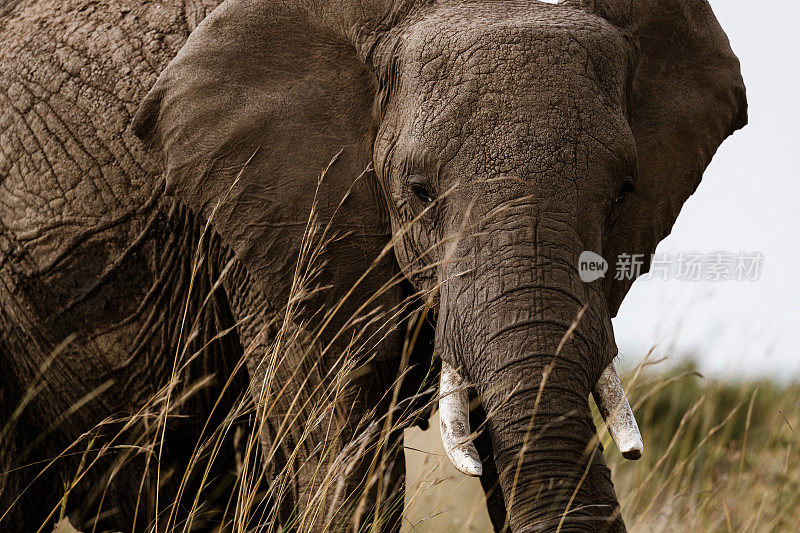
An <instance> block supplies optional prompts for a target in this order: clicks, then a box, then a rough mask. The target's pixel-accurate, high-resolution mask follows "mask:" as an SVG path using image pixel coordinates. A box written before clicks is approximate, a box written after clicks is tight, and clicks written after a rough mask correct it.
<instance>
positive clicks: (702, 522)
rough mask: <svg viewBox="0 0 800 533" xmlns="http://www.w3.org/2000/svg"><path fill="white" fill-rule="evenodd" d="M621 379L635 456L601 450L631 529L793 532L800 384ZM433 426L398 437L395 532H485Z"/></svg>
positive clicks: (471, 487)
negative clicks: (632, 418) (402, 486)
mask: <svg viewBox="0 0 800 533" xmlns="http://www.w3.org/2000/svg"><path fill="white" fill-rule="evenodd" d="M623 381H624V382H625V385H626V388H627V389H629V398H630V400H631V404H632V405H633V406H634V410H635V412H636V415H637V419H638V421H639V425H640V428H641V431H642V436H643V438H644V442H645V455H644V457H643V458H642V459H641V460H639V461H636V462H629V461H625V460H624V459H622V457H621V456H620V455H619V453H618V452H617V450H616V449H615V448H614V446H613V443H611V442H610V438H609V437H608V435H607V434H606V435H603V444H604V446H605V449H606V458H607V459H608V462H609V464H610V466H611V468H612V470H613V474H614V480H615V484H616V487H617V494H618V495H619V497H620V501H621V504H622V509H623V515H624V516H625V518H626V522H627V524H628V527H629V529H630V530H631V531H642V532H644V531H648V532H649V531H685V532H690V531H737V532H740V531H741V532H749V531H757V532H762V531H787V532H789V531H791V532H794V531H798V528H800V383H798V384H794V385H783V386H781V385H778V384H776V383H773V382H770V381H760V382H745V381H743V382H724V381H718V380H714V379H703V378H702V377H701V376H700V375H699V374H698V373H697V372H696V371H695V370H694V368H693V367H692V366H691V365H684V366H683V367H680V368H676V369H673V370H671V371H669V372H658V371H655V370H653V369H645V370H641V371H640V372H639V373H638V375H636V373H632V374H629V375H628V376H626V378H624V379H623ZM434 422H436V421H434ZM598 427H599V428H603V427H604V426H603V424H602V422H599V424H598ZM437 428H438V423H434V424H431V429H430V430H428V431H426V432H422V431H419V430H413V431H409V432H408V433H407V446H408V447H409V449H407V450H406V458H407V461H408V465H409V489H410V490H409V491H408V492H409V494H408V496H407V501H406V505H407V512H406V516H405V519H404V524H403V525H404V531H407V532H410V531H416V532H450V531H452V532H459V533H461V532H472V531H476V532H477V531H489V530H490V527H489V519H488V516H487V514H486V511H485V509H484V505H483V501H482V492H481V489H480V484H479V483H478V481H477V480H475V479H469V478H466V477H465V476H463V475H461V474H459V473H458V472H456V471H455V469H454V468H453V467H452V466H451V465H450V464H449V463H448V462H447V461H446V460H442V457H443V456H442V454H443V450H442V445H441V442H440V440H439V436H438V432H437ZM419 450H422V451H419Z"/></svg>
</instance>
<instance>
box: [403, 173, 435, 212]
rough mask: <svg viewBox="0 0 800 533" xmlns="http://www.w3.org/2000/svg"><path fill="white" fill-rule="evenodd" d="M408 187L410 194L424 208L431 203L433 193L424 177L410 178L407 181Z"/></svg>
mask: <svg viewBox="0 0 800 533" xmlns="http://www.w3.org/2000/svg"><path fill="white" fill-rule="evenodd" d="M408 187H409V189H411V193H412V194H413V195H414V196H416V197H417V199H419V201H420V202H422V203H423V204H424V205H425V206H427V205H429V204H431V203H432V202H433V196H434V195H433V192H431V188H430V185H429V184H428V180H427V179H425V177H424V176H418V175H417V176H412V177H411V179H409V183H408Z"/></svg>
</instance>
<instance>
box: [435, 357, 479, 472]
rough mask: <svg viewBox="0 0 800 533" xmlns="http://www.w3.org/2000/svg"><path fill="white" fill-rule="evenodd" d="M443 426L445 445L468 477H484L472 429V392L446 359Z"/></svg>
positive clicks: (442, 385)
mask: <svg viewBox="0 0 800 533" xmlns="http://www.w3.org/2000/svg"><path fill="white" fill-rule="evenodd" d="M439 425H440V429H441V432H442V444H443V445H444V449H445V451H446V452H447V457H448V458H449V459H450V462H452V463H453V466H455V467H456V469H457V470H458V471H460V472H462V473H463V474H466V475H468V476H480V475H481V474H482V473H483V465H481V459H480V457H479V456H478V450H477V448H475V444H473V442H472V440H471V434H470V429H469V394H468V393H467V389H466V387H465V383H464V380H463V379H462V378H461V376H459V375H458V373H457V372H456V370H455V369H454V368H453V367H452V366H450V365H449V364H448V363H447V362H445V361H444V360H443V361H442V374H441V381H440V383H439Z"/></svg>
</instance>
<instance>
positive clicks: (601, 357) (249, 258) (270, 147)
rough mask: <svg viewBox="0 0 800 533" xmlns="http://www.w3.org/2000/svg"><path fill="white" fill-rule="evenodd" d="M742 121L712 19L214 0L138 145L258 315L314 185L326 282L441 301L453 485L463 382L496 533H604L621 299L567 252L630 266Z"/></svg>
mask: <svg viewBox="0 0 800 533" xmlns="http://www.w3.org/2000/svg"><path fill="white" fill-rule="evenodd" d="M746 120H747V118H746V99H745V89H744V85H743V81H742V78H741V75H740V71H739V63H738V60H737V58H736V57H735V55H734V54H733V52H732V51H731V49H730V45H729V43H728V39H727V37H726V36H725V34H724V32H723V30H722V29H721V28H720V26H719V24H718V22H717V20H716V18H715V17H714V14H713V12H712V10H711V8H710V6H709V4H708V2H707V1H706V0H641V1H637V2H630V1H628V0H564V1H562V2H561V3H558V4H551V3H543V2H537V1H533V0H531V1H528V2H519V1H512V0H508V1H505V0H501V1H492V2H489V1H478V0H472V1H458V0H453V1H441V2H434V1H405V2H402V1H396V2H392V1H390V0H367V1H357V2H356V1H348V0H342V1H339V2H331V3H327V2H310V1H306V2H303V1H300V0H298V1H286V2H278V1H268V0H249V1H246V0H226V1H225V2H223V3H222V5H221V6H220V7H219V8H218V9H217V10H216V11H215V12H214V13H212V14H211V15H210V17H209V18H208V19H206V20H205V21H204V22H203V23H202V24H201V25H200V26H199V27H198V28H197V30H195V32H194V33H193V34H192V35H191V36H190V38H189V41H188V42H187V44H186V45H185V47H184V48H183V50H182V51H181V52H180V53H179V55H178V56H177V57H176V58H175V59H174V60H173V61H172V63H171V64H170V65H169V66H168V67H167V68H166V69H165V71H164V72H163V73H162V74H161V76H160V78H159V80H158V82H157V83H156V85H155V88H154V89H153V90H152V91H151V93H150V94H149V95H148V97H147V99H146V101H145V102H144V103H143V104H142V106H141V108H140V110H139V113H138V114H137V117H136V119H135V122H134V128H135V131H136V132H137V134H139V135H140V137H142V138H143V139H145V140H147V141H148V142H149V143H151V145H153V146H155V147H156V148H157V149H159V150H160V151H161V152H162V153H163V156H164V160H165V165H164V166H165V174H166V181H167V190H168V192H170V193H171V194H173V195H175V196H177V197H179V198H181V199H182V201H184V202H185V203H186V204H188V205H189V206H190V207H191V208H192V209H194V210H195V211H196V212H198V213H201V214H203V215H204V216H206V217H207V218H211V217H212V216H214V221H213V226H214V228H215V229H216V230H217V232H218V233H219V234H220V235H221V237H222V238H223V239H224V240H225V241H226V242H227V243H228V244H229V245H230V246H231V247H232V249H233V250H234V251H235V253H236V255H237V257H238V258H239V259H240V260H241V261H242V263H243V264H244V265H245V266H246V267H247V269H248V270H249V272H250V274H251V275H252V277H253V279H254V280H255V283H257V284H258V285H259V286H260V287H261V289H262V290H263V291H264V292H265V294H268V295H270V297H273V298H275V299H276V300H277V299H279V298H280V297H281V296H282V295H283V296H285V294H287V290H288V283H289V282H288V281H286V280H284V279H283V278H284V277H285V276H282V274H281V273H282V272H285V271H286V268H287V264H289V262H290V261H291V260H293V258H296V256H297V247H298V246H299V245H298V244H296V241H298V240H299V239H298V238H297V237H298V236H299V233H298V232H300V231H301V230H302V226H303V224H304V221H305V218H306V217H307V213H308V209H309V206H310V205H311V203H312V197H314V195H315V194H316V195H318V197H319V193H318V192H317V191H319V190H320V188H321V190H322V191H323V194H322V196H321V200H320V201H321V203H322V205H321V207H320V210H321V212H327V213H331V214H333V213H335V219H336V220H337V221H338V222H337V224H338V225H339V227H341V228H342V229H343V230H345V231H346V232H348V235H349V237H348V238H347V239H343V240H341V242H340V243H339V244H337V246H338V248H337V249H335V250H329V256H330V261H331V263H330V264H329V265H328V266H327V267H326V268H327V269H328V273H327V274H326V275H328V276H329V278H330V279H331V280H332V282H331V283H332V284H333V285H336V287H344V286H349V285H350V284H351V283H356V284H360V285H359V289H358V291H361V293H363V295H365V296H364V297H365V298H368V296H367V295H368V293H369V292H370V291H374V290H375V288H376V287H379V286H381V283H382V281H381V277H380V276H389V275H391V274H392V273H393V272H402V274H403V275H404V276H405V278H406V279H408V280H409V281H410V282H411V283H412V284H413V285H414V286H415V287H416V288H417V289H419V290H423V291H431V292H433V293H435V294H436V295H437V296H438V297H437V298H436V300H435V301H436V302H437V304H438V319H437V330H436V342H435V345H436V352H437V353H438V355H440V356H441V358H442V360H443V372H442V393H443V399H442V400H441V402H442V404H441V412H442V420H443V423H444V427H443V437H444V440H445V444H446V447H447V449H448V452H449V455H450V457H451V459H453V461H454V463H455V464H456V466H457V467H459V468H460V469H461V470H462V471H464V472H467V473H471V474H479V473H480V470H481V467H480V463H479V462H477V460H476V457H475V452H474V450H473V449H472V448H471V445H470V444H467V443H465V442H464V440H463V437H465V436H466V434H468V433H469V430H468V429H467V428H468V421H467V419H466V417H467V406H466V395H465V393H464V391H463V389H462V388H460V385H461V383H470V384H473V385H474V386H475V387H476V390H477V392H478V396H479V398H480V400H481V402H482V404H483V408H484V410H485V411H486V412H487V413H489V414H490V416H489V417H488V423H487V430H488V432H489V435H490V437H491V448H492V453H493V457H494V462H495V463H496V464H497V466H498V472H499V481H500V487H501V490H502V493H503V496H504V498H505V502H506V504H507V506H508V512H509V524H510V527H511V528H512V529H513V530H515V531H516V530H534V529H548V528H555V527H556V526H557V525H558V524H559V523H560V525H561V529H563V530H595V529H597V528H600V527H608V528H610V529H622V528H624V526H623V524H622V520H621V518H620V517H619V512H618V504H617V501H616V496H615V494H614V490H613V486H612V484H611V480H610V474H609V471H608V468H607V467H606V466H605V463H604V461H603V458H602V450H600V449H598V446H597V444H596V431H595V428H594V427H593V423H592V420H591V417H590V410H589V405H588V397H589V395H590V394H591V393H593V392H594V394H595V397H596V398H597V400H598V403H599V405H600V407H601V410H602V411H603V412H604V414H606V415H607V416H608V421H609V426H610V429H611V433H612V435H613V436H614V437H615V439H616V441H617V443H618V445H619V446H620V448H621V449H622V451H623V453H624V454H625V455H626V456H629V457H631V458H635V457H636V456H637V455H638V454H639V453H640V452H641V446H642V445H641V441H640V439H639V436H638V431H637V430H636V426H635V421H633V418H632V414H631V413H630V408H629V407H628V406H627V401H626V400H625V398H624V395H623V394H622V391H621V388H620V386H619V380H618V378H617V377H616V373H615V372H614V370H613V363H612V360H613V358H614V357H615V356H616V353H617V349H616V346H615V341H614V338H613V332H612V327H611V318H612V316H614V315H615V313H616V311H617V309H618V307H619V305H620V303H621V301H622V299H623V298H624V296H625V294H626V292H627V291H628V289H629V287H630V284H631V283H632V281H633V280H632V279H623V280H617V279H614V276H608V277H607V278H606V279H605V280H602V279H601V280H597V281H594V282H591V283H584V282H582V281H581V279H580V277H579V273H578V268H577V267H578V257H579V256H580V254H581V253H582V252H584V251H592V252H594V253H596V254H600V255H602V256H603V257H605V258H606V259H607V260H608V261H609V263H611V264H612V265H613V264H615V263H616V258H617V257H618V256H620V255H621V254H645V255H648V256H649V254H651V253H652V252H653V251H654V249H655V247H656V245H657V243H658V242H659V241H660V240H661V239H662V238H664V237H665V236H666V235H667V234H668V233H669V232H670V230H671V227H672V225H673V223H674V222H675V219H676V217H677V215H678V212H679V211H680V209H681V206H682V204H683V203H684V202H685V201H686V199H687V198H688V197H689V195H691V194H692V192H693V191H694V190H695V188H696V187H697V186H698V184H699V181H700V179H701V176H702V174H703V172H704V170H705V168H706V166H707V165H708V163H709V162H710V159H711V157H712V156H713V154H714V152H715V151H716V149H717V148H718V146H719V145H720V144H721V143H722V141H723V140H724V139H725V138H726V137H727V136H728V135H730V134H731V133H732V132H734V131H735V130H736V129H738V128H741V127H743V126H744V124H745V123H746ZM326 168H327V173H326V177H325V183H324V184H322V185H319V184H318V177H319V175H320V173H321V172H322V171H323V170H324V169H326ZM242 169H244V170H242ZM348 194H349V196H347V195H348ZM345 196H347V199H346V200H345V201H342V198H344V197H345ZM387 243H391V245H392V247H393V250H394V259H392V260H389V259H388V258H385V257H384V258H383V261H384V262H383V263H381V264H383V265H384V266H383V267H381V268H373V269H371V272H372V273H371V274H370V276H373V277H374V279H372V281H369V280H366V281H365V280H364V279H362V278H361V277H360V276H361V274H360V273H361V272H363V268H362V267H363V266H364V264H368V265H373V266H375V265H377V264H378V263H376V262H375V261H373V260H374V259H375V258H376V257H378V256H380V255H381V251H382V250H383V249H384V247H385V246H386V245H387ZM360 268H361V270H359V269H360ZM334 294H336V290H334ZM382 298H384V299H386V300H385V301H384V304H386V303H387V302H388V303H392V301H394V300H396V299H397V298H399V296H398V295H397V294H395V293H392V292H391V291H385V292H384V293H383V296H382ZM378 300H379V299H378ZM378 300H376V301H378ZM353 301H354V302H358V301H359V300H358V298H353ZM378 303H380V302H378ZM354 305H355V304H354Z"/></svg>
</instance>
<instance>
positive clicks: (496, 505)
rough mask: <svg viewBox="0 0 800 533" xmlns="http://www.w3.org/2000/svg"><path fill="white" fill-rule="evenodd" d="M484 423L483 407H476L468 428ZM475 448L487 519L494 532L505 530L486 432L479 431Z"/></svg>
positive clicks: (501, 505)
mask: <svg viewBox="0 0 800 533" xmlns="http://www.w3.org/2000/svg"><path fill="white" fill-rule="evenodd" d="M485 423H486V413H485V411H484V410H483V407H481V406H478V407H477V408H476V409H473V410H472V411H471V413H470V427H472V428H476V429H477V428H481V427H483V426H484V425H485ZM475 446H476V447H477V448H478V453H479V454H480V457H481V463H482V464H483V474H482V475H481V477H480V480H481V487H483V492H484V494H486V507H487V509H488V511H489V518H490V519H491V521H492V526H493V527H494V530H495V531H505V530H506V503H505V500H504V498H503V491H502V490H501V488H500V477H499V475H498V472H497V464H496V463H495V461H494V453H493V451H492V442H491V438H490V436H489V432H488V431H481V432H480V433H479V434H478V437H477V438H476V439H475Z"/></svg>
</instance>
